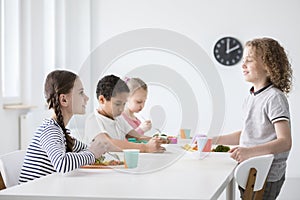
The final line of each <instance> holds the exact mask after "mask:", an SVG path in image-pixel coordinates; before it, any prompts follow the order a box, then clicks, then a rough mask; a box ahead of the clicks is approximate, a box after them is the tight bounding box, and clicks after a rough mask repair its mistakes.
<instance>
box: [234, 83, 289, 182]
mask: <svg viewBox="0 0 300 200" xmlns="http://www.w3.org/2000/svg"><path fill="white" fill-rule="evenodd" d="M243 111H244V127H243V130H242V133H241V137H240V145H241V146H245V147H251V146H256V145H258V144H265V143H267V142H269V141H272V140H275V139H276V138H277V135H276V131H275V126H274V123H276V122H278V121H281V120H286V121H289V122H290V112H289V104H288V101H287V98H286V96H285V94H284V93H283V92H281V91H280V90H279V89H277V88H275V87H274V86H273V85H269V86H266V87H264V88H262V89H261V90H259V91H257V92H251V94H250V95H249V96H248V98H247V99H246V101H245V102H244V105H243ZM274 156H275V157H274V160H273V163H272V166H271V169H270V172H269V175H268V181H269V182H274V181H278V180H280V179H281V177H282V176H283V174H284V173H285V171H286V160H287V158H288V156H289V151H287V152H282V153H278V154H275V155H274Z"/></svg>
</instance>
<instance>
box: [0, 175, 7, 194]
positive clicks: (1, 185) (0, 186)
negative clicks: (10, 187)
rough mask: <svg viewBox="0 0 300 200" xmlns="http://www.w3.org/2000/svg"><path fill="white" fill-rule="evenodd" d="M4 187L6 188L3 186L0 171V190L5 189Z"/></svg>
mask: <svg viewBox="0 0 300 200" xmlns="http://www.w3.org/2000/svg"><path fill="white" fill-rule="evenodd" d="M5 188H6V187H5V184H4V181H3V179H2V175H1V173H0V190H2V189H5Z"/></svg>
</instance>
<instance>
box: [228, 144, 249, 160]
mask: <svg viewBox="0 0 300 200" xmlns="http://www.w3.org/2000/svg"><path fill="white" fill-rule="evenodd" d="M229 153H231V155H230V157H231V158H233V159H234V160H236V161H237V162H238V163H241V162H243V161H244V160H247V159H248V158H250V157H251V150H250V149H249V148H246V147H234V148H232V149H230V150H229Z"/></svg>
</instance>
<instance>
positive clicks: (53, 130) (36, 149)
mask: <svg viewBox="0 0 300 200" xmlns="http://www.w3.org/2000/svg"><path fill="white" fill-rule="evenodd" d="M94 162H95V157H94V155H93V154H92V153H91V152H90V151H88V150H87V145H86V144H84V143H82V142H80V141H78V140H75V144H74V147H73V152H68V153H66V143H65V136H64V133H63V131H62V129H61V128H60V126H59V125H58V124H57V122H55V121H54V120H53V119H45V120H44V122H43V124H42V125H41V126H40V127H39V128H38V129H37V131H36V132H35V134H34V137H33V139H32V141H31V143H30V145H29V146H28V148H27V152H26V156H25V159H24V163H23V167H22V170H21V174H20V179H19V182H20V183H24V182H27V181H29V180H33V179H35V178H39V177H42V176H46V175H48V174H51V173H53V172H61V173H65V172H68V171H71V170H74V169H76V168H78V167H80V166H82V165H87V164H91V163H94Z"/></svg>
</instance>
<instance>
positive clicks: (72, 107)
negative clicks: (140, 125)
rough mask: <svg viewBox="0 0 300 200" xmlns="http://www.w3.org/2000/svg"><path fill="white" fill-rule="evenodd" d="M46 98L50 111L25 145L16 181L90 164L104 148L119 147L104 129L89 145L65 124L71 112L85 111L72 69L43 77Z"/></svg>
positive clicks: (56, 71)
mask: <svg viewBox="0 0 300 200" xmlns="http://www.w3.org/2000/svg"><path fill="white" fill-rule="evenodd" d="M44 92H45V98H46V101H47V103H48V107H49V109H52V110H53V111H54V112H53V115H52V117H51V118H49V119H45V120H44V121H43V123H42V124H41V125H40V126H39V128H38V129H37V130H36V132H35V134H34V136H33V139H32V141H31V143H30V144H29V146H28V148H27V152H26V155H25V158H24V163H23V167H22V170H21V173H20V178H19V182H20V183H24V182H27V181H30V180H34V179H36V178H39V177H42V176H46V175H48V174H51V173H54V172H62V173H65V172H68V171H71V170H74V169H76V168H79V167H80V166H82V165H87V164H93V163H94V162H95V160H96V158H99V157H100V156H101V155H102V154H103V153H105V152H106V151H118V150H119V149H118V148H117V147H115V146H114V145H113V144H112V143H111V142H110V141H109V137H108V136H107V135H106V134H105V133H100V134H98V135H97V136H96V137H95V138H94V139H93V141H92V142H91V144H90V146H89V147H88V146H87V145H86V144H84V143H82V142H80V141H78V140H76V139H75V138H72V137H71V136H70V131H69V130H68V129H67V128H66V125H67V124H68V122H69V121H70V119H71V118H72V116H73V115H74V114H84V113H85V107H86V104H87V101H88V99H89V98H88V97H87V96H86V95H85V93H84V89H83V86H82V82H81V80H80V79H79V77H78V76H77V75H76V74H74V73H73V72H70V71H66V70H55V71H53V72H51V73H49V74H48V76H47V78H46V81H45V91H44Z"/></svg>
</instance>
